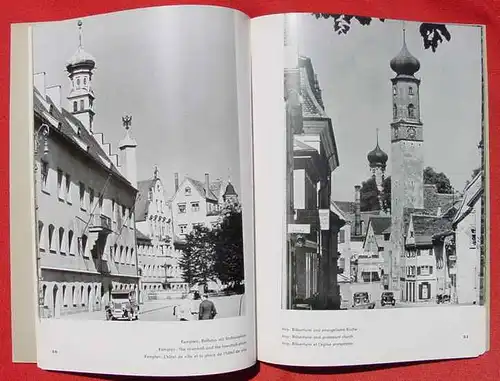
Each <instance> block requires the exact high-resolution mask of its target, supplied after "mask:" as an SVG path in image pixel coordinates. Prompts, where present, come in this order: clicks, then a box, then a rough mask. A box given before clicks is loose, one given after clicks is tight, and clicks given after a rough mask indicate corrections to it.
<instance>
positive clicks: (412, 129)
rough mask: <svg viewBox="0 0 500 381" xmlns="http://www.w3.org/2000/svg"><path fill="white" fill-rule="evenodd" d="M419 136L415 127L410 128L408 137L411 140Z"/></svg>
mask: <svg viewBox="0 0 500 381" xmlns="http://www.w3.org/2000/svg"><path fill="white" fill-rule="evenodd" d="M416 135H417V132H416V131H415V129H414V128H413V127H410V128H408V137H409V138H410V139H415V136H416Z"/></svg>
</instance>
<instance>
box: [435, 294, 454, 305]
mask: <svg viewBox="0 0 500 381" xmlns="http://www.w3.org/2000/svg"><path fill="white" fill-rule="evenodd" d="M450 301H451V298H450V295H448V294H439V295H436V302H437V304H441V303H450Z"/></svg>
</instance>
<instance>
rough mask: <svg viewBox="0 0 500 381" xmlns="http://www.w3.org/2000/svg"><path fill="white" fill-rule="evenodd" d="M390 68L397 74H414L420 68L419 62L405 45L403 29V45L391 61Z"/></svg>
mask: <svg viewBox="0 0 500 381" xmlns="http://www.w3.org/2000/svg"><path fill="white" fill-rule="evenodd" d="M390 65H391V69H392V70H393V71H394V72H396V74H398V75H414V74H415V73H416V72H417V71H419V70H420V62H419V60H418V59H416V58H415V57H414V56H413V55H412V54H411V53H410V52H409V51H408V48H407V47H406V40H405V37H404V31H403V47H402V48H401V51H400V52H399V54H398V55H397V56H396V57H394V58H393V59H392V60H391V62H390Z"/></svg>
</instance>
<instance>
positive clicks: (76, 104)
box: [73, 101, 78, 112]
mask: <svg viewBox="0 0 500 381" xmlns="http://www.w3.org/2000/svg"><path fill="white" fill-rule="evenodd" d="M77 111H78V103H77V102H76V101H73V112H77Z"/></svg>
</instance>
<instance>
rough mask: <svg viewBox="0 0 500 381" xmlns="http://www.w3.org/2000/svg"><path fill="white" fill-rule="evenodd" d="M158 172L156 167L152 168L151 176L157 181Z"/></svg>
mask: <svg viewBox="0 0 500 381" xmlns="http://www.w3.org/2000/svg"><path fill="white" fill-rule="evenodd" d="M159 172H160V171H159V170H158V166H157V165H155V166H154V169H153V175H154V178H155V179H157V178H158V174H159Z"/></svg>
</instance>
